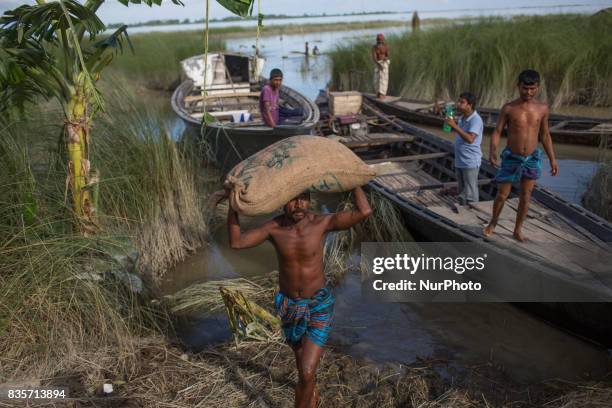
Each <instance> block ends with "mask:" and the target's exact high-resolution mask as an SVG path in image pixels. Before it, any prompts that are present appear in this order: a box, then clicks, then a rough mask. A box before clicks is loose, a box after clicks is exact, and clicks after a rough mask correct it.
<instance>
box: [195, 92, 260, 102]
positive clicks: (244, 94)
mask: <svg viewBox="0 0 612 408" xmlns="http://www.w3.org/2000/svg"><path fill="white" fill-rule="evenodd" d="M236 97H240V98H242V97H249V98H252V97H258V98H259V92H224V93H218V94H212V95H207V96H206V97H204V96H202V95H187V96H186V97H185V98H184V99H183V100H184V101H185V103H192V102H196V101H201V100H203V99H206V100H211V99H222V98H236Z"/></svg>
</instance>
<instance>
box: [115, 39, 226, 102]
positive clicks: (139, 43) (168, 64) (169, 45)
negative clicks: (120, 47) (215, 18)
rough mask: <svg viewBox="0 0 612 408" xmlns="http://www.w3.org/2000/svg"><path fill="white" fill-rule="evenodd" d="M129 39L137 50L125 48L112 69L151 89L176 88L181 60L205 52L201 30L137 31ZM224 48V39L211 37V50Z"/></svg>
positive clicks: (179, 75) (179, 78) (179, 77)
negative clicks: (142, 32)
mask: <svg viewBox="0 0 612 408" xmlns="http://www.w3.org/2000/svg"><path fill="white" fill-rule="evenodd" d="M130 38H131V41H132V44H133V46H134V52H133V53H132V52H130V51H129V50H126V51H125V52H124V54H123V55H121V56H119V57H118V58H116V59H115V61H113V64H112V66H111V67H110V69H109V71H110V72H112V73H114V74H115V75H117V74H121V75H123V76H125V77H126V78H127V79H129V80H130V81H133V82H135V83H138V84H143V85H144V86H146V87H147V88H149V89H156V90H172V89H174V88H175V87H176V86H177V85H178V84H179V83H180V80H181V67H180V65H179V62H180V61H181V60H183V59H185V58H188V57H192V56H194V55H199V54H203V53H204V36H203V33H202V32H201V31H181V32H168V33H146V34H135V35H133V36H130ZM224 48H225V41H223V40H222V39H221V38H219V37H213V38H211V39H210V41H209V49H210V50H211V51H220V50H223V49H224Z"/></svg>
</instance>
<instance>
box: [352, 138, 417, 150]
mask: <svg viewBox="0 0 612 408" xmlns="http://www.w3.org/2000/svg"><path fill="white" fill-rule="evenodd" d="M413 140H414V136H404V137H401V136H400V137H381V138H377V139H367V138H365V139H363V140H359V139H349V140H347V141H344V142H342V143H343V144H344V145H346V147H348V148H350V149H355V148H358V147H374V146H383V145H387V144H391V143H409V142H412V141H413Z"/></svg>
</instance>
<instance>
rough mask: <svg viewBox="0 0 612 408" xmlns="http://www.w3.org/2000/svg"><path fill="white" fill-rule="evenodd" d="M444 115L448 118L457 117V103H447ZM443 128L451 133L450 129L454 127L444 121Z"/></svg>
mask: <svg viewBox="0 0 612 408" xmlns="http://www.w3.org/2000/svg"><path fill="white" fill-rule="evenodd" d="M444 117H446V118H447V119H455V105H452V104H450V103H449V104H447V105H446V107H445V108H444ZM442 130H443V131H445V132H446V133H450V131H451V130H453V129H452V128H451V127H450V125H449V124H448V123H444V126H443V127H442Z"/></svg>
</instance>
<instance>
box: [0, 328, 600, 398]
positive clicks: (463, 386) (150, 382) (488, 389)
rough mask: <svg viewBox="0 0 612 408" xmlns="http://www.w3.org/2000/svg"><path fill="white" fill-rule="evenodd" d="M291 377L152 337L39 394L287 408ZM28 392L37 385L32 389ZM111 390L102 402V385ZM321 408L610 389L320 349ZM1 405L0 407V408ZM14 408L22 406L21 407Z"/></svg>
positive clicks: (52, 381) (282, 363) (578, 394)
mask: <svg viewBox="0 0 612 408" xmlns="http://www.w3.org/2000/svg"><path fill="white" fill-rule="evenodd" d="M296 380H297V373H296V370H295V369H294V363H293V353H292V352H291V350H290V349H289V347H288V346H286V345H284V344H280V343H241V344H239V345H238V346H237V347H236V346H234V344H233V343H227V344H223V345H220V346H217V347H214V348H209V349H207V350H204V351H202V352H201V353H197V354H191V353H185V352H184V351H183V350H182V349H180V348H179V347H177V346H174V345H171V344H169V343H168V342H167V341H166V340H164V339H163V338H160V337H150V338H141V339H134V340H133V349H132V351H131V352H130V353H126V354H124V355H121V356H117V355H116V354H115V353H114V351H113V350H109V349H102V350H98V351H96V352H90V353H82V354H80V355H79V356H78V357H76V356H75V358H73V359H72V360H70V361H67V362H66V364H65V366H64V367H62V369H61V370H58V371H57V372H56V375H55V376H53V378H49V379H46V380H43V381H41V382H39V384H41V385H45V386H56V387H60V386H68V387H70V396H71V398H74V400H72V401H71V402H67V403H57V404H51V405H47V406H52V405H53V406H72V407H94V406H97V407H100V406H104V407H163V406H172V407H194V406H206V407H245V406H253V407H288V406H292V404H293V388H294V386H295V384H296ZM33 383H36V381H33ZM104 383H106V384H111V383H112V384H113V392H112V393H110V394H108V395H106V396H104V395H103V393H102V392H101V391H102V388H103V384H104ZM318 383H319V388H320V392H321V403H320V404H319V406H320V407H332V408H333V407H429V408H434V407H542V406H547V407H551V408H555V407H570V406H571V407H602V406H606V404H607V403H608V402H609V401H612V384H610V383H605V382H599V383H588V384H587V383H583V384H570V383H564V382H560V381H552V382H547V383H536V384H520V383H515V382H512V381H509V380H508V379H507V378H505V377H504V374H503V373H501V372H499V371H498V370H496V368H495V367H492V366H490V365H481V366H473V367H469V369H468V370H467V371H466V372H461V373H459V372H456V371H455V369H453V368H452V364H451V362H450V361H448V360H445V359H442V358H440V359H433V358H432V359H420V360H418V361H416V362H415V363H414V364H410V365H407V366H405V365H379V364H373V363H367V362H365V361H363V360H358V359H354V358H352V357H349V356H347V355H345V354H343V352H342V350H338V349H334V348H332V349H328V350H327V351H326V352H325V354H324V356H323V358H322V360H321V365H320V367H319V371H318ZM2 405H3V404H2V402H0V406H2ZM22 406H25V404H23V405H22Z"/></svg>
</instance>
